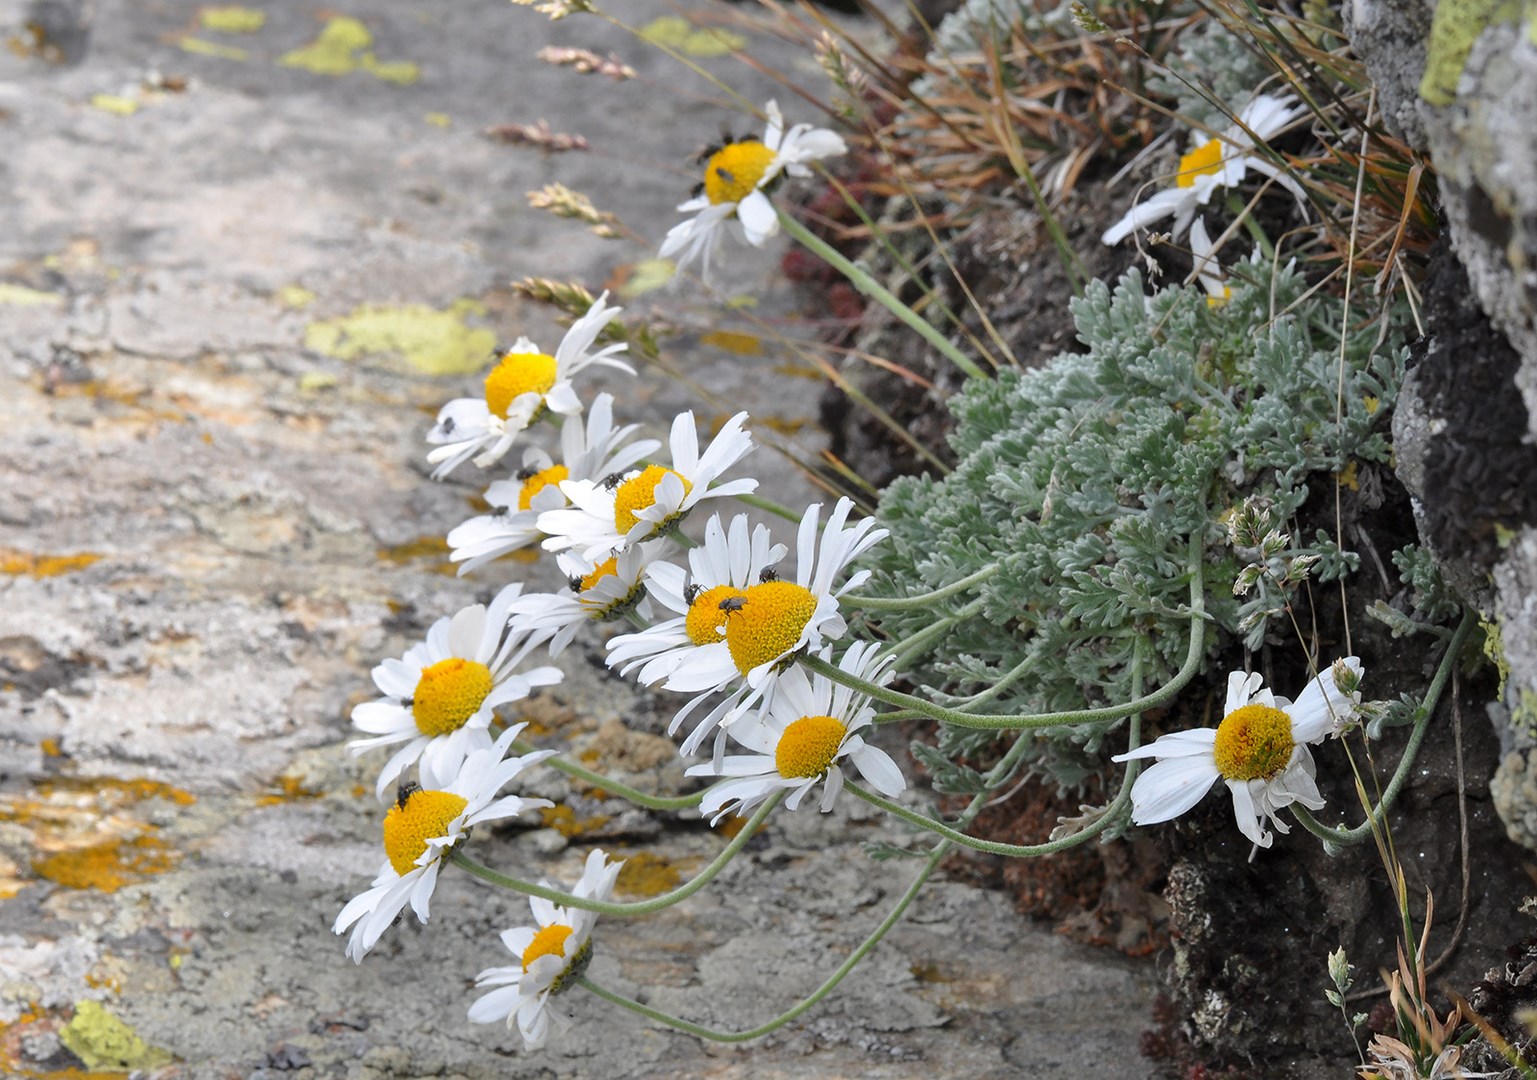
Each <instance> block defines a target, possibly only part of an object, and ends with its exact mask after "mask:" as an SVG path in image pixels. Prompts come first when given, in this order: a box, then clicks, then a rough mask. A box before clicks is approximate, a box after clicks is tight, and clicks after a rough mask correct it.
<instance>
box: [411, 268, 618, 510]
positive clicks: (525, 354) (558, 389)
mask: <svg viewBox="0 0 1537 1080" xmlns="http://www.w3.org/2000/svg"><path fill="white" fill-rule="evenodd" d="M607 300H608V293H604V294H603V295H602V296H600V297H598V298H597V299H596V300H594V301H593V303H592V307H591V308H589V309H588V310H587V314H585V315H583V316H582V317H581V318H580V319H578V320H576V322H574V323H572V324H571V329H569V330H567V331H566V336H565V337H564V338H562V339H561V342H560V347H559V348H557V349H556V350H555V355H554V356H550V355H549V354H547V353H542V352H540V351H539V347H538V346H537V345H535V344H534V343H533V342H532V341H530V340H529V339H528V338H526V337H520V338H518V340H517V341H516V342H514V343H513V346H512V348H511V349H508V350H507V352H506V353H504V354H503V355H502V358H501V359H500V360H499V361H498V362H497V364H496V366H495V367H494V368H492V369H491V370H490V371H489V372H488V373H487V374H486V385H485V393H484V394H483V395H482V396H481V397H478V398H456V399H455V400H453V401H450V402H449V403H448V404H447V405H444V406H443V408H442V409H441V410H440V411H439V412H438V420H437V423H436V424H434V425H433V427H432V430H431V431H429V432H428V433H427V441H428V442H430V443H434V444H436V445H437V448H436V449H435V450H433V451H431V452H430V453H429V454H428V455H427V460H428V461H429V462H431V463H432V464H434V465H436V466H437V468H436V469H434V470H433V471H432V475H433V478H434V479H437V480H441V479H442V478H443V477H445V476H447V475H448V474H449V473H451V472H453V471H454V470H455V469H457V468H458V467H459V466H460V465H462V464H464V463H465V462H466V461H468V460H469V459H470V458H472V457H473V458H474V459H475V464H476V465H479V466H480V467H481V468H485V467H486V466H488V465H494V464H496V463H497V462H498V461H500V460H501V459H502V457H503V456H504V455H505V454H506V453H507V451H508V450H510V449H512V444H513V443H514V442H516V441H517V438H518V435H519V434H520V433H521V432H522V431H523V430H524V429H525V428H527V427H528V426H529V425H530V424H532V423H533V422H534V421H535V420H538V419H539V418H540V417H541V416H543V415H544V413H545V412H546V411H549V412H556V413H560V414H562V415H565V416H570V415H572V414H574V413H579V412H581V411H582V402H581V399H580V398H578V397H577V396H576V391H575V390H574V389H573V388H572V386H571V380H572V379H573V378H575V377H576V376H577V375H579V374H581V372H582V371H584V370H585V369H587V368H589V367H592V366H594V365H598V366H601V367H611V368H618V369H619V370H620V371H627V372H629V373H630V374H631V375H634V374H635V369H634V368H632V367H631V366H630V365H629V364H626V363H625V362H624V361H623V360H617V359H615V358H614V354H616V353H621V352H624V351H625V350H626V349H627V348H629V346H628V345H626V344H625V343H624V342H622V341H621V342H616V343H615V344H612V345H605V346H604V347H603V348H601V349H598V350H597V351H596V352H594V351H593V350H592V347H593V345H594V344H596V342H597V340H598V335H599V334H601V333H602V332H603V328H604V327H606V326H607V325H608V324H609V323H610V322H612V321H613V320H614V319H615V318H617V317H618V315H619V313H620V312H621V311H622V310H624V309H623V308H616V307H609V306H608V305H607V303H606V301H607Z"/></svg>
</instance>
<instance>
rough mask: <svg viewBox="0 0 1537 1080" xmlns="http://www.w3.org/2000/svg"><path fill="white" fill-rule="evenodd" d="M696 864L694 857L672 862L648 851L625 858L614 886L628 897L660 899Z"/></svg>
mask: <svg viewBox="0 0 1537 1080" xmlns="http://www.w3.org/2000/svg"><path fill="white" fill-rule="evenodd" d="M698 863H699V860H698V859H694V858H690V859H679V860H676V861H674V860H672V859H667V858H663V857H662V856H660V855H653V854H652V853H651V852H649V851H641V852H637V853H636V854H634V855H626V856H625V857H624V868H623V869H622V870H620V871H619V880H618V881H616V882H615V884H614V887H615V888H616V889H617V890H618V891H619V892H622V893H625V894H627V895H629V896H643V897H644V896H661V895H662V894H663V893H664V892H671V891H672V890H673V889H676V888H677V887H678V886H679V885H682V884H683V876H684V874H685V873H686V872H688V871H691V870H692V869H693V868H694V867H695V866H697V865H698Z"/></svg>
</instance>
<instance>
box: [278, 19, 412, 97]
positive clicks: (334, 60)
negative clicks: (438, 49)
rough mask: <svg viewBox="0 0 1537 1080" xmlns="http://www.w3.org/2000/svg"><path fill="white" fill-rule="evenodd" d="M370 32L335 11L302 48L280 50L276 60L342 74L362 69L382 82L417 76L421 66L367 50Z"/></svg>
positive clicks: (318, 71)
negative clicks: (280, 54) (390, 58)
mask: <svg viewBox="0 0 1537 1080" xmlns="http://www.w3.org/2000/svg"><path fill="white" fill-rule="evenodd" d="M373 43H374V35H373V34H372V32H370V31H369V29H368V27H366V26H364V25H363V24H362V22H360V21H359V20H357V19H354V18H353V17H352V16H350V15H336V16H333V17H332V18H331V19H329V20H328V21H327V22H326V25H325V29H323V30H321V31H320V36H319V37H318V38H316V39H315V40H314V41H312V42H310V44H308V45H305V46H303V47H302V48H298V49H294V50H293V51H291V52H287V53H284V54H283V56H282V57H280V58H279V59H278V63H279V64H281V65H283V66H284V67H292V68H301V69H302V70H304V71H308V72H311V73H313V74H315V75H331V76H338V77H339V76H342V75H350V74H352V73H353V72H354V71H365V72H367V73H369V74H370V75H373V76H374V77H376V78H378V79H381V80H383V81H384V82H389V83H394V84H396V85H397V86H408V85H410V84H411V83H414V82H416V80H417V79H418V78H420V77H421V68H420V67H419V66H418V65H416V64H414V63H411V62H410V61H405V60H399V61H390V62H383V61H381V60H379V58H378V57H376V56H375V55H374V54H373V53H372V52H371V51H369V46H371V45H373Z"/></svg>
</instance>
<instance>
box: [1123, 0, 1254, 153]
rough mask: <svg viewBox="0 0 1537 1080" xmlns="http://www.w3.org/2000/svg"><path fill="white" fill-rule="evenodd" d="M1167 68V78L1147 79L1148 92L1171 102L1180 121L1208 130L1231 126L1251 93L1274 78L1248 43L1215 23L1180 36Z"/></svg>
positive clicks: (1218, 129) (1251, 95)
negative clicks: (1181, 118) (1182, 118)
mask: <svg viewBox="0 0 1537 1080" xmlns="http://www.w3.org/2000/svg"><path fill="white" fill-rule="evenodd" d="M1168 67H1169V71H1168V73H1166V74H1165V73H1160V74H1158V75H1155V76H1154V77H1153V78H1151V79H1149V80H1148V87H1149V89H1151V90H1153V91H1154V92H1155V93H1159V94H1166V95H1168V96H1169V97H1172V98H1174V99H1175V100H1176V101H1177V102H1178V105H1177V107H1176V108H1177V111H1178V113H1179V115H1180V116H1181V117H1184V118H1185V119H1186V120H1189V121H1191V122H1193V123H1196V124H1203V125H1205V126H1206V127H1207V128H1210V129H1211V130H1212V131H1221V130H1222V129H1223V128H1225V127H1227V126H1228V125H1229V124H1230V123H1232V117H1233V116H1236V115H1237V114H1238V113H1239V112H1240V111H1242V109H1243V107H1244V105H1245V104H1246V103H1247V102H1248V100H1249V99H1250V98H1251V97H1253V96H1254V93H1255V88H1256V87H1259V86H1262V85H1264V83H1265V80H1266V79H1268V78H1270V76H1272V75H1273V74H1274V73H1275V66H1274V64H1273V63H1267V62H1266V60H1265V59H1264V58H1263V56H1262V55H1261V54H1260V52H1259V50H1258V49H1257V48H1256V47H1255V46H1254V43H1253V42H1252V41H1251V42H1245V41H1243V40H1242V39H1240V38H1239V37H1238V36H1237V35H1236V34H1234V33H1233V32H1232V31H1230V30H1228V29H1227V28H1226V27H1225V26H1223V25H1222V24H1221V23H1220V22H1218V21H1217V20H1216V19H1208V20H1206V21H1205V22H1203V23H1201V24H1200V25H1199V26H1197V27H1195V28H1194V29H1192V30H1189V31H1187V32H1185V33H1183V34H1181V35H1180V38H1179V45H1178V47H1177V48H1176V49H1175V51H1174V54H1173V55H1172V56H1170V57H1169V58H1168ZM1217 102H1221V103H1222V105H1224V106H1226V111H1224V110H1223V109H1222V108H1219V107H1218V105H1217V104H1215V103H1217Z"/></svg>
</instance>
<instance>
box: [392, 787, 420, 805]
mask: <svg viewBox="0 0 1537 1080" xmlns="http://www.w3.org/2000/svg"><path fill="white" fill-rule="evenodd" d="M420 790H422V785H420V784H418V783H417V782H416V781H415V780H402V781H401V782H400V786H399V787H398V788H396V789H395V805H396V806H398V807H400V808H401V809H402V810H404V809H405V808H406V803H408V802H410V801H411V796H412V795H415V794H416V793H417V792H418V791H420Z"/></svg>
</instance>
